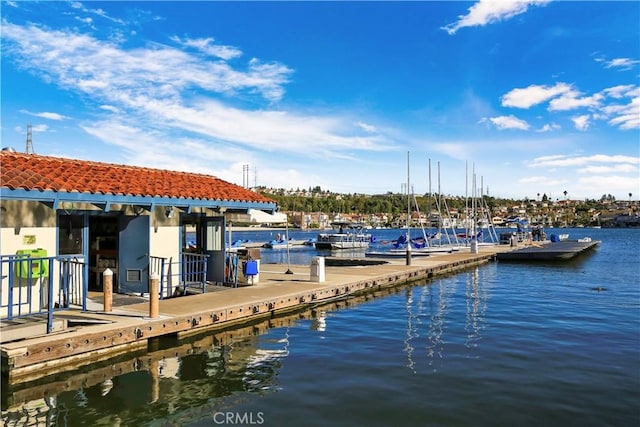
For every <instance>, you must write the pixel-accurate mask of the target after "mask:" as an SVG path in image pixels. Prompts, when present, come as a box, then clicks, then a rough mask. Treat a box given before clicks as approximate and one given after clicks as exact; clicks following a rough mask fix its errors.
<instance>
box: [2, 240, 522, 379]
mask: <svg viewBox="0 0 640 427" xmlns="http://www.w3.org/2000/svg"><path fill="white" fill-rule="evenodd" d="M502 250H511V248H510V247H508V246H500V247H493V248H490V247H487V248H484V249H483V251H482V252H481V253H479V254H471V253H458V254H447V255H442V256H439V257H438V256H433V257H431V258H429V259H426V258H420V259H416V260H415V262H414V263H412V264H411V265H405V262H404V260H402V261H398V260H395V259H390V260H389V261H388V262H385V263H375V264H374V263H370V265H363V264H361V263H360V262H359V261H358V260H355V261H354V260H350V259H348V258H344V259H342V262H340V258H338V259H337V260H338V261H337V262H336V263H337V264H338V266H336V267H327V268H326V272H325V271H322V272H318V271H315V272H314V271H313V267H314V266H313V265H311V266H300V265H291V266H289V269H288V270H287V271H291V273H288V272H286V271H285V268H284V267H285V266H283V265H278V264H275V265H266V266H265V267H264V269H263V270H262V271H261V272H260V280H259V282H258V283H256V284H253V285H250V286H242V287H239V288H225V287H216V286H209V287H208V288H207V292H206V293H203V294H200V295H189V296H185V297H179V298H169V299H164V300H162V301H159V302H158V303H159V311H158V315H157V316H155V317H151V316H152V313H151V311H150V310H151V309H150V305H151V304H150V302H146V301H145V302H143V303H137V304H128V305H126V306H124V307H121V308H115V309H114V310H113V311H112V312H105V311H104V306H101V304H99V303H98V304H97V306H96V303H93V304H92V305H93V308H92V309H90V310H87V311H77V310H68V311H58V312H56V313H55V315H54V318H55V319H56V321H58V322H60V323H61V324H63V325H65V326H64V327H61V328H60V330H59V331H57V332H56V333H55V334H48V335H47V334H44V335H40V336H36V337H32V338H28V339H19V340H16V341H13V342H2V345H1V346H0V351H1V355H2V369H3V373H4V374H6V376H7V378H8V381H9V383H19V382H28V381H33V380H37V379H39V378H41V377H43V376H48V375H52V374H55V373H58V372H64V371H68V370H73V369H77V368H79V367H81V366H85V365H88V364H91V363H95V362H96V361H97V360H102V359H104V358H109V357H112V356H113V354H118V353H122V352H128V351H131V349H133V348H137V347H139V346H146V345H147V341H148V340H149V339H153V338H157V337H162V336H169V335H174V334H177V335H181V334H185V333H194V332H197V331H201V330H202V329H203V328H214V329H215V328H226V327H229V326H231V325H237V324H241V323H245V322H247V321H250V320H253V319H256V318H261V317H273V316H276V315H277V314H278V313H282V312H287V311H292V310H297V309H300V308H301V307H303V306H305V305H306V304H309V303H314V304H317V303H322V302H323V301H331V300H333V299H334V298H336V297H345V298H346V297H349V296H351V295H357V294H360V293H366V292H369V291H373V290H379V289H381V288H385V287H393V286H397V285H400V284H404V283H407V282H411V281H415V280H419V279H425V278H431V277H433V276H435V275H439V274H445V273H450V272H453V271H458V270H460V269H464V268H468V267H470V266H474V265H478V264H482V263H486V262H489V261H491V260H493V259H495V256H496V253H497V252H500V251H502ZM323 264H324V262H323ZM329 264H332V262H331V260H330V261H329ZM23 327H24V325H22V324H7V323H4V328H3V330H2V336H3V337H9V336H12V335H16V334H18V335H19V332H15V329H18V330H20V329H21V328H23Z"/></svg>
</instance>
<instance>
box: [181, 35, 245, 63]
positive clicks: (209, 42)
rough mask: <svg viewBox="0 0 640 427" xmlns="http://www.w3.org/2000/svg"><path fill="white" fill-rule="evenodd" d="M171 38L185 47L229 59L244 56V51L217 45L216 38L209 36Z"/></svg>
mask: <svg viewBox="0 0 640 427" xmlns="http://www.w3.org/2000/svg"><path fill="white" fill-rule="evenodd" d="M171 40H173V41H174V42H176V43H178V44H180V45H181V46H185V47H192V48H195V49H197V50H199V51H201V52H202V53H204V54H206V55H210V56H215V57H217V58H221V59H224V60H229V59H233V58H237V57H240V56H242V51H241V50H240V49H237V48H235V47H233V46H224V45H216V44H215V39H213V38H211V37H209V38H206V39H181V38H180V37H177V36H173V37H171Z"/></svg>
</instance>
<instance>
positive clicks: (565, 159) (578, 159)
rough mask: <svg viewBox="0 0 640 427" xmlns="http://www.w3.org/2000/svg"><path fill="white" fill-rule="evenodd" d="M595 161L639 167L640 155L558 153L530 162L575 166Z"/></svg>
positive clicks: (533, 163)
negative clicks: (570, 154)
mask: <svg viewBox="0 0 640 427" xmlns="http://www.w3.org/2000/svg"><path fill="white" fill-rule="evenodd" d="M594 163H595V164H602V163H610V164H629V165H635V166H636V167H637V166H640V157H633V156H622V155H608V154H594V155H591V156H568V155H565V154H557V155H552V156H541V157H536V158H535V159H533V160H532V161H531V162H530V163H529V166H530V167H534V168H539V167H545V168H549V167H574V166H584V165H590V164H594Z"/></svg>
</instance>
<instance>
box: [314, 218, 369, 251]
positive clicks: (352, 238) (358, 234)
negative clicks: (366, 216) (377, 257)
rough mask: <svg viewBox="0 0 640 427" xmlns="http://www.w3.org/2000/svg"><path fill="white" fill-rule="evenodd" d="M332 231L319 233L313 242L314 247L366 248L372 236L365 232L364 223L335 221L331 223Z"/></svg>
mask: <svg viewBox="0 0 640 427" xmlns="http://www.w3.org/2000/svg"><path fill="white" fill-rule="evenodd" d="M331 226H332V227H333V229H334V230H337V231H334V232H333V233H320V234H318V237H317V239H316V242H315V247H316V249H319V250H327V249H330V250H336V249H355V248H367V247H369V245H370V244H371V241H372V239H373V236H372V235H371V234H369V233H365V232H364V231H363V230H364V224H362V223H354V222H347V221H335V222H332V223H331ZM345 230H346V231H345Z"/></svg>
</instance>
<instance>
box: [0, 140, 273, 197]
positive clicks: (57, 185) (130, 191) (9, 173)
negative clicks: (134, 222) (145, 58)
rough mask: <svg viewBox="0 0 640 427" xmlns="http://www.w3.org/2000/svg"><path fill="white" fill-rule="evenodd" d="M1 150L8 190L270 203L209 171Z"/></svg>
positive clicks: (0, 174) (1, 179) (0, 168)
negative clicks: (150, 166)
mask: <svg viewBox="0 0 640 427" xmlns="http://www.w3.org/2000/svg"><path fill="white" fill-rule="evenodd" d="M0 153H1V155H0V186H2V187H5V188H9V189H11V190H15V189H24V190H39V191H55V192H87V193H92V194H105V195H125V196H146V197H166V198H186V199H196V200H222V201H240V202H253V203H275V201H274V200H272V199H269V198H267V197H264V196H262V195H261V194H258V193H255V192H253V191H251V190H248V189H246V188H243V187H240V186H238V185H235V184H231V183H229V182H226V181H223V180H221V179H218V178H216V177H214V176H209V175H202V174H196V173H190V172H175V171H168V170H161V169H151V168H143V167H134V166H127V165H116V164H109V163H101V162H91V161H85V160H76V159H66V158H61V157H49V156H40V155H36V154H25V153H15V152H10V151H2V152H0Z"/></svg>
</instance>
